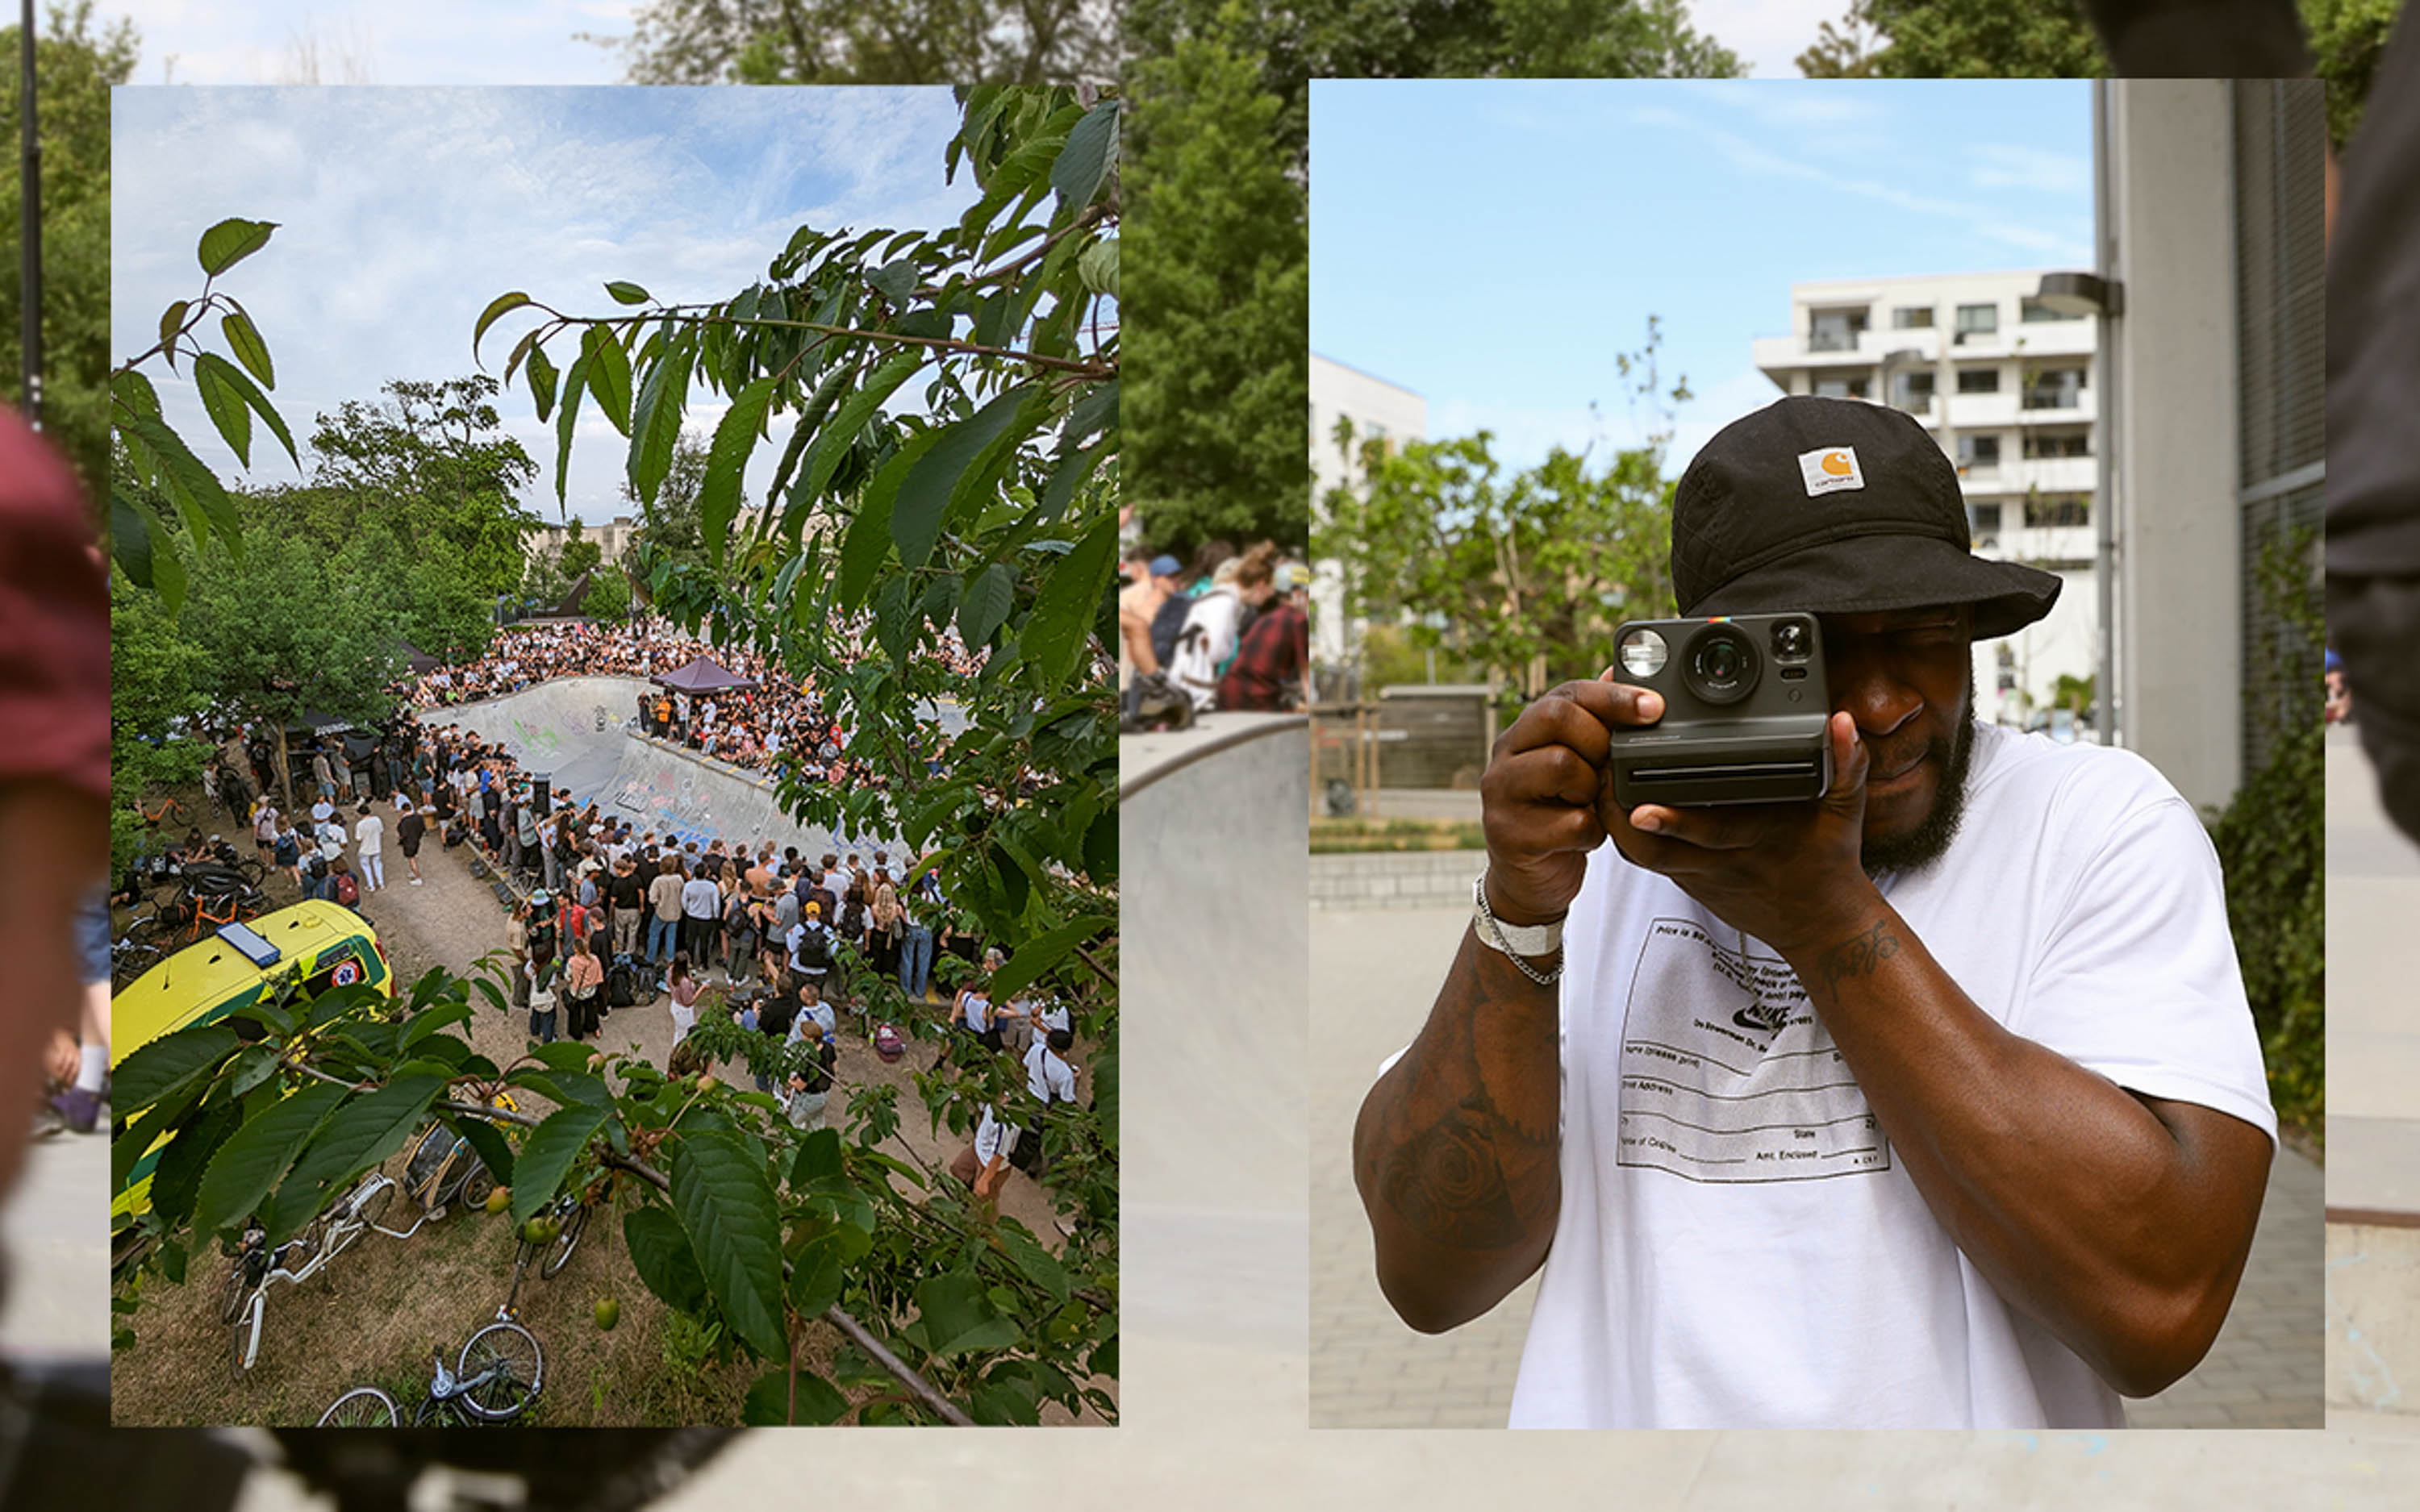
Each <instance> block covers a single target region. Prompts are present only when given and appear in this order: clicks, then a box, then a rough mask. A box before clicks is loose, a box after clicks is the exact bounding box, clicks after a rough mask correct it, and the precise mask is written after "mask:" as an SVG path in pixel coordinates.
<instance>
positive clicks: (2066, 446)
mask: <svg viewBox="0 0 2420 1512" xmlns="http://www.w3.org/2000/svg"><path fill="white" fill-rule="evenodd" d="M2025 455H2026V457H2028V458H2040V457H2058V456H2090V455H2092V432H2090V431H2088V430H2047V431H2028V432H2026V433H2025Z"/></svg>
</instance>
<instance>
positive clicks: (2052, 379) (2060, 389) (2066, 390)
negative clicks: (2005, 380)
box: [2024, 367, 2084, 409]
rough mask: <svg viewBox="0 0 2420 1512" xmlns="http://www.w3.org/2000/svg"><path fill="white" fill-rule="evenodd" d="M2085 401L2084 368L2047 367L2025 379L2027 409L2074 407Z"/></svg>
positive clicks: (2025, 405)
mask: <svg viewBox="0 0 2420 1512" xmlns="http://www.w3.org/2000/svg"><path fill="white" fill-rule="evenodd" d="M2083 402H2084V369H2083V368H2081V367H2046V368H2043V369H2042V370H2041V371H2040V372H2039V373H2036V374H2034V375H2033V376H2032V377H2031V378H2028V379H2026V381H2025V393H2024V408H2025V409H2074V408H2075V407H2076V406H2077V405H2079V404H2081V403H2083Z"/></svg>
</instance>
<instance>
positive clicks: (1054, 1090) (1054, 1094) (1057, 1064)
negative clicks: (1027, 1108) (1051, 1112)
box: [1025, 1040, 1076, 1103]
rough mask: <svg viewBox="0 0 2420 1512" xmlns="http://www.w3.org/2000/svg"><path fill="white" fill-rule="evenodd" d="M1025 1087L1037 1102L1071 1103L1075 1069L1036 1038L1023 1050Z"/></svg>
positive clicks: (1074, 1086)
mask: <svg viewBox="0 0 2420 1512" xmlns="http://www.w3.org/2000/svg"><path fill="white" fill-rule="evenodd" d="M1025 1089H1026V1090H1027V1091H1029V1092H1031V1093H1032V1094H1033V1096H1034V1099H1035V1101H1037V1102H1042V1103H1073V1102H1074V1101H1076V1072H1075V1070H1074V1069H1073V1068H1072V1067H1070V1066H1069V1065H1068V1064H1067V1063H1066V1062H1065V1061H1063V1060H1062V1059H1060V1058H1059V1057H1057V1056H1056V1055H1054V1054H1052V1053H1051V1049H1050V1047H1049V1046H1048V1045H1047V1044H1046V1043H1044V1042H1043V1041H1040V1040H1036V1041H1033V1043H1032V1045H1031V1046H1029V1047H1028V1048H1027V1050H1026V1052H1025Z"/></svg>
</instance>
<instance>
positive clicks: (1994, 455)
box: [1958, 434, 2000, 472]
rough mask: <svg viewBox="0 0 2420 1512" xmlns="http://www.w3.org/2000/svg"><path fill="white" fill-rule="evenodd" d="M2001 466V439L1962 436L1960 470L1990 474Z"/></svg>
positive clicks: (1987, 435)
mask: <svg viewBox="0 0 2420 1512" xmlns="http://www.w3.org/2000/svg"><path fill="white" fill-rule="evenodd" d="M1999 465H2000V438H1999V437H1998V436H1996V435H1989V434H1986V435H1981V436H1961V437H1959V438H1958V470H1959V471H1962V472H1966V471H1979V472H1989V471H1993V470H1994V469H1996V468H1997V467H1999Z"/></svg>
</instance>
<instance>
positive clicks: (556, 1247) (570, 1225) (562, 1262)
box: [539, 1203, 588, 1280]
mask: <svg viewBox="0 0 2420 1512" xmlns="http://www.w3.org/2000/svg"><path fill="white" fill-rule="evenodd" d="M586 1227H588V1205H587V1204H586V1203H582V1204H580V1205H579V1206H577V1207H575V1208H573V1209H572V1210H571V1214H570V1216H568V1217H566V1218H565V1219H564V1220H563V1232H562V1233H560V1234H558V1235H556V1236H555V1241H554V1243H553V1244H552V1245H551V1246H550V1247H549V1248H548V1250H547V1256H546V1268H545V1270H543V1271H541V1272H539V1274H541V1275H544V1276H546V1277H547V1278H548V1279H549V1280H551V1279H553V1278H554V1276H556V1275H557V1274H559V1273H561V1272H562V1270H563V1268H564V1267H565V1266H566V1265H569V1264H570V1263H571V1252H572V1251H573V1250H576V1249H578V1248H579V1247H580V1234H581V1231H582V1229H584V1228H586Z"/></svg>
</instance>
